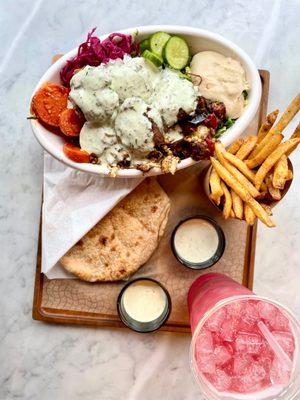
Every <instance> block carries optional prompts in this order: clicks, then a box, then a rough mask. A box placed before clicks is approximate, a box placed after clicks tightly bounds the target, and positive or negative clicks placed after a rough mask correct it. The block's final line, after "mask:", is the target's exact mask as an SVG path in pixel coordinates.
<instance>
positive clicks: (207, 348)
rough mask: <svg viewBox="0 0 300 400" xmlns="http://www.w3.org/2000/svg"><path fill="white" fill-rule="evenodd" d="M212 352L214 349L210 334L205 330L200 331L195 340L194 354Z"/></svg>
mask: <svg viewBox="0 0 300 400" xmlns="http://www.w3.org/2000/svg"><path fill="white" fill-rule="evenodd" d="M213 351H214V348H213V340H212V336H211V333H210V332H209V331H208V330H206V329H202V330H201V331H200V332H199V334H198V337H197V340H196V354H203V353H213Z"/></svg>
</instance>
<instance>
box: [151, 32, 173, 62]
mask: <svg viewBox="0 0 300 400" xmlns="http://www.w3.org/2000/svg"><path fill="white" fill-rule="evenodd" d="M170 37H171V35H169V34H168V33H166V32H156V33H153V35H151V36H150V50H151V51H152V53H154V54H156V55H158V56H160V57H162V53H163V49H164V47H165V44H166V43H167V41H168V40H169V39H170Z"/></svg>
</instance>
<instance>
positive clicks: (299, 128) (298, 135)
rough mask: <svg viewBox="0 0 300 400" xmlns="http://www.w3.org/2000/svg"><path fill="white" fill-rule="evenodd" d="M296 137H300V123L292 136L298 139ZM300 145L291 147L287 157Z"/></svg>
mask: <svg viewBox="0 0 300 400" xmlns="http://www.w3.org/2000/svg"><path fill="white" fill-rule="evenodd" d="M296 138H300V123H299V124H298V125H297V127H296V129H295V130H294V133H293V134H292V136H291V139H296ZM297 146H298V145H296V146H295V147H293V148H291V149H290V150H289V151H288V152H287V153H286V155H287V157H288V156H289V155H290V154H291V153H292V152H293V151H294V150H295V149H296V147H297Z"/></svg>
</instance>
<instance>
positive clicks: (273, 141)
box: [245, 133, 283, 169]
mask: <svg viewBox="0 0 300 400" xmlns="http://www.w3.org/2000/svg"><path fill="white" fill-rule="evenodd" d="M282 139H283V135H282V134H281V133H277V134H274V135H272V136H271V138H270V140H269V142H268V143H267V144H266V145H265V146H264V147H263V148H262V149H261V151H260V152H259V153H258V154H257V155H256V156H255V157H254V158H251V159H250V160H246V161H245V163H246V165H247V167H248V168H250V169H253V168H255V167H257V166H258V165H260V164H262V163H263V162H264V161H265V159H266V158H267V157H268V156H269V155H270V154H271V153H273V151H274V150H275V149H276V148H277V146H278V145H279V143H280V142H281V141H282Z"/></svg>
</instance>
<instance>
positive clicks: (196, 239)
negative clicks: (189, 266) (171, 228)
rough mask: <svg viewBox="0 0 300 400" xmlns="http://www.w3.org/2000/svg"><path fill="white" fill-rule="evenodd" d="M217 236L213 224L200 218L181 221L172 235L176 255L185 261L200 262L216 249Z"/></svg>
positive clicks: (208, 257)
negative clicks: (173, 235)
mask: <svg viewBox="0 0 300 400" xmlns="http://www.w3.org/2000/svg"><path fill="white" fill-rule="evenodd" d="M218 245H219V237H218V233H217V231H216V229H215V228H214V226H213V225H212V224H211V223H210V222H208V221H206V220H204V219H200V218H193V219H190V220H187V221H185V222H183V223H182V224H181V225H180V226H179V227H178V229H177V231H176V233H175V237H174V246H175V249H176V251H177V253H178V255H179V256H180V257H181V258H183V259H184V260H186V261H189V262H193V263H201V262H204V261H207V260H209V259H210V258H211V257H212V256H213V255H214V254H215V253H216V251H217V249H218Z"/></svg>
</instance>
